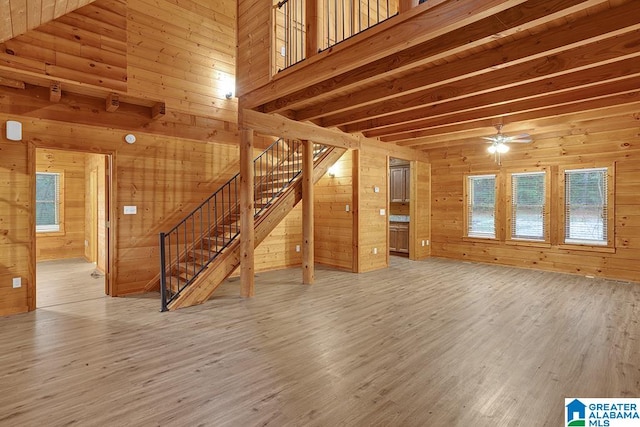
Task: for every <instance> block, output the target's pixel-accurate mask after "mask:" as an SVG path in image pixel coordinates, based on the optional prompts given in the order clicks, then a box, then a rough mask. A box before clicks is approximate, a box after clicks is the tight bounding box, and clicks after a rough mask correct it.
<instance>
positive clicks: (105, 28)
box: [0, 0, 127, 91]
mask: <svg viewBox="0 0 640 427" xmlns="http://www.w3.org/2000/svg"><path fill="white" fill-rule="evenodd" d="M84 3H86V2H84ZM126 10H127V6H126V3H125V1H124V0H98V1H96V2H95V3H93V4H89V5H86V6H84V7H82V8H80V9H78V10H76V11H74V12H71V13H68V14H66V15H64V16H61V17H59V18H57V19H56V20H55V21H50V22H47V23H45V24H43V25H41V26H39V27H38V28H35V29H33V30H31V31H29V32H27V33H25V34H22V35H20V36H18V37H16V38H13V39H11V40H7V41H6V42H4V43H0V65H5V66H10V67H12V68H15V69H19V70H24V71H29V72H33V73H36V74H40V75H43V76H48V77H53V78H59V79H68V80H72V81H75V82H81V83H89V84H91V85H96V86H101V87H105V88H110V89H114V90H120V91H126V90H127V69H126V67H127V58H126V53H127V29H126V26H127V25H126ZM62 87H63V89H64V84H63V85H62Z"/></svg>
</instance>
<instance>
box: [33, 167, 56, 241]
mask: <svg viewBox="0 0 640 427" xmlns="http://www.w3.org/2000/svg"><path fill="white" fill-rule="evenodd" d="M36 231H40V232H48V231H49V232H51V231H60V174H59V173H49V172H38V173H36Z"/></svg>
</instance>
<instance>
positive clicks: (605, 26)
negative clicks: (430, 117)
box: [295, 3, 640, 120]
mask: <svg viewBox="0 0 640 427" xmlns="http://www.w3.org/2000/svg"><path fill="white" fill-rule="evenodd" d="M636 12H637V5H635V4H633V3H626V4H624V5H622V6H620V7H617V8H614V9H608V10H606V11H604V12H602V13H600V14H598V15H597V16H596V17H593V16H588V17H585V18H582V19H580V20H578V21H575V22H569V23H567V25H563V26H560V27H556V28H552V29H550V30H548V31H546V32H544V33H541V34H537V35H535V36H534V37H533V38H525V39H519V40H516V41H514V42H511V43H509V44H506V45H503V46H500V47H497V48H495V49H492V50H490V51H487V52H483V54H482V55H472V56H471V57H466V58H464V59H461V60H458V61H455V62H450V63H445V64H443V65H440V66H436V67H434V68H428V69H425V70H422V71H418V72H407V73H403V74H402V75H400V76H398V77H397V78H395V79H394V81H393V82H390V83H385V84H381V85H378V86H377V87H374V88H367V89H362V90H359V91H356V92H351V93H348V94H346V95H342V96H339V97H337V98H332V99H329V100H327V101H326V102H322V103H318V104H315V105H313V106H310V107H307V108H302V109H299V110H297V111H296V112H295V117H296V119H298V120H313V119H317V118H320V117H322V116H326V115H328V114H332V115H335V114H337V113H341V112H343V111H347V114H348V112H349V110H350V109H353V108H355V107H358V106H362V105H369V104H377V105H379V104H380V103H382V102H385V103H386V102H387V100H389V99H391V98H393V97H397V96H400V95H402V94H405V93H411V92H414V91H416V90H425V89H428V88H432V87H436V86H439V85H443V84H448V83H451V82H454V81H457V80H461V79H466V78H470V77H475V76H478V75H481V74H483V75H486V73H491V72H493V71H495V70H496V69H504V68H505V67H508V66H513V65H517V64H521V63H523V62H526V61H532V60H535V59H538V58H542V57H544V56H548V55H555V54H558V53H559V52H562V51H567V50H570V49H574V48H578V47H580V46H584V45H587V44H592V43H595V42H599V41H601V40H603V39H606V38H610V37H614V36H616V35H620V34H623V33H625V32H630V31H634V30H638V29H639V28H640V14H638V13H636ZM594 19H596V20H597V22H598V25H593V20H594ZM611 43H613V44H615V42H611ZM593 46H594V45H590V46H589V49H593ZM600 49H602V48H601V47H600V46H598V50H600ZM574 52H575V53H576V55H579V52H578V51H574ZM612 55H615V53H612ZM571 59H573V58H571V57H570V58H569V60H571ZM371 108H372V109H374V110H375V106H372V107H371Z"/></svg>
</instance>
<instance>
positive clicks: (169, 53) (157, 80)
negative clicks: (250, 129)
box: [127, 0, 237, 122]
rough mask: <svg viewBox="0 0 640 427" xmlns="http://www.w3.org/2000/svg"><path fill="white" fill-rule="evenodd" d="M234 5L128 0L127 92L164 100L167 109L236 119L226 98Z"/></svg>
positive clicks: (230, 73) (231, 64)
mask: <svg viewBox="0 0 640 427" xmlns="http://www.w3.org/2000/svg"><path fill="white" fill-rule="evenodd" d="M233 4H234V3H233V2H231V1H228V0H219V1H215V2H199V1H193V0H187V1H180V2H174V1H161V2H156V1H152V0H132V1H129V2H128V4H127V5H128V14H127V23H128V33H127V35H128V44H127V46H128V47H127V59H128V72H129V83H128V93H129V94H130V95H132V96H137V97H141V98H151V99H162V100H164V101H165V103H166V106H167V109H168V110H177V111H182V112H186V113H192V114H198V115H204V116H211V117H216V118H217V119H220V120H225V121H229V122H236V114H237V113H236V108H237V107H236V101H235V100H233V99H231V100H229V99H226V98H225V93H227V91H228V89H227V88H228V87H229V86H231V87H233V83H234V74H235V9H234V8H233Z"/></svg>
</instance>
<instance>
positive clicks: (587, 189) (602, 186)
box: [564, 167, 612, 245]
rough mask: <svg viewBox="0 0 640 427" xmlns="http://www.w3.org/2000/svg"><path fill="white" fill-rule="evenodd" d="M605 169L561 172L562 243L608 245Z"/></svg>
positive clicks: (607, 192)
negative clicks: (562, 188)
mask: <svg viewBox="0 0 640 427" xmlns="http://www.w3.org/2000/svg"><path fill="white" fill-rule="evenodd" d="M608 175H609V174H608V168H606V167H605V168H591V169H565V171H564V193H565V194H564V242H565V243H574V244H587V245H608V244H609V232H610V231H611V230H609V228H610V225H609V220H610V219H611V216H612V215H610V212H609V209H610V203H609V189H610V186H609V178H608Z"/></svg>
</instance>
